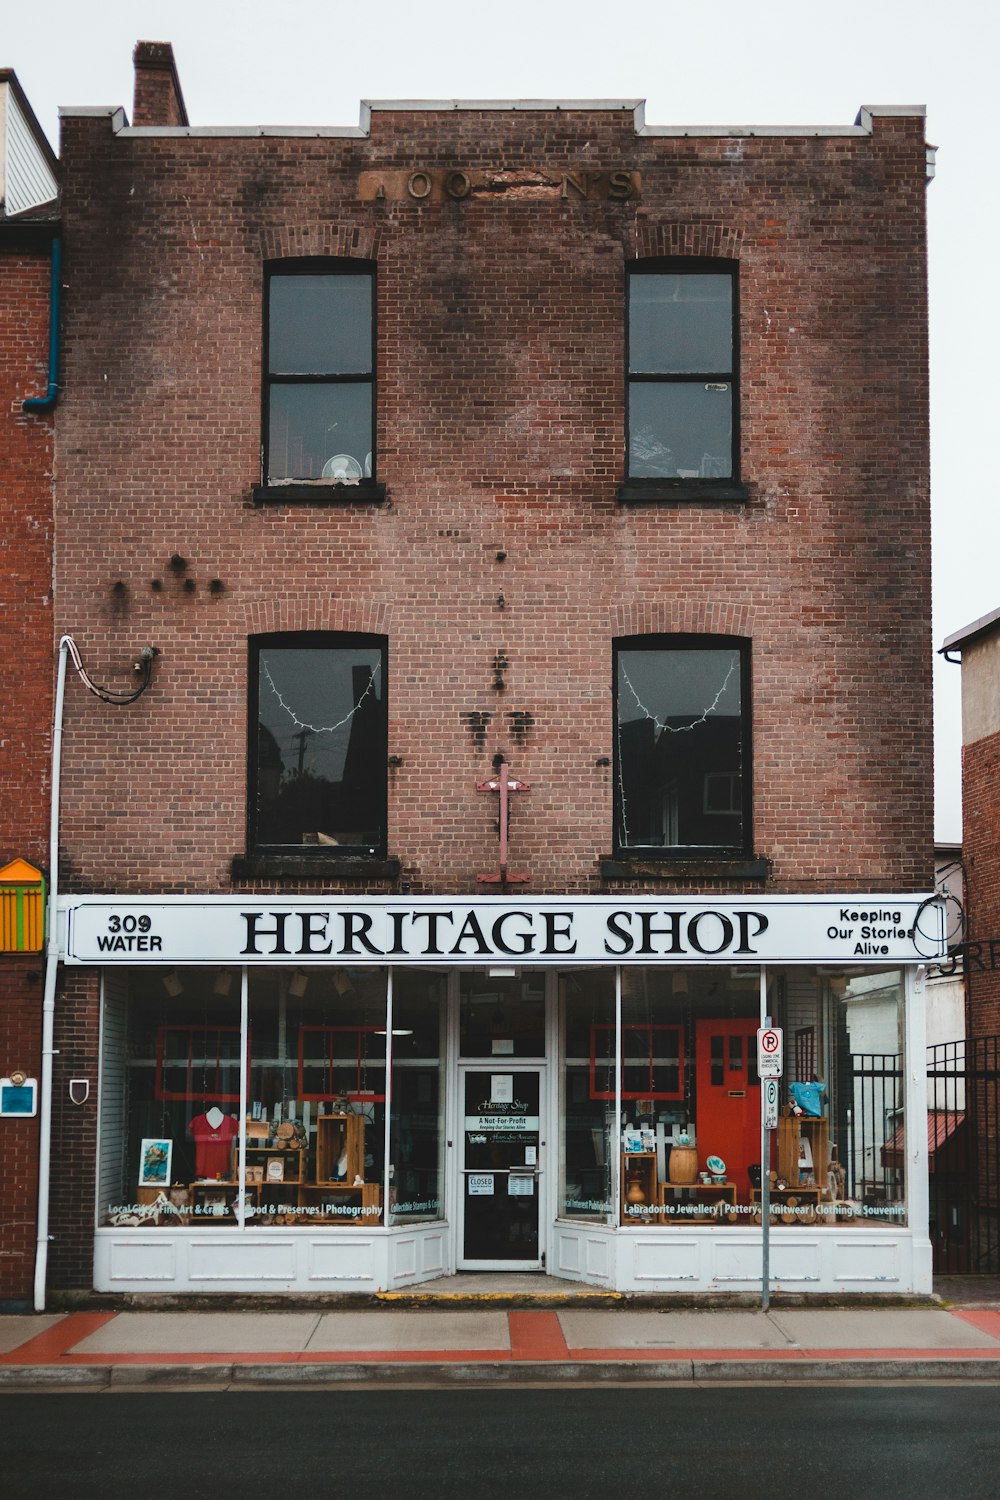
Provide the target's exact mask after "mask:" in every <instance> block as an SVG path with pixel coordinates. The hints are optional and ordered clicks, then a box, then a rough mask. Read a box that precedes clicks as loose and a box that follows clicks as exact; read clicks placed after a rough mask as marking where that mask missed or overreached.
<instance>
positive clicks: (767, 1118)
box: [761, 1078, 778, 1130]
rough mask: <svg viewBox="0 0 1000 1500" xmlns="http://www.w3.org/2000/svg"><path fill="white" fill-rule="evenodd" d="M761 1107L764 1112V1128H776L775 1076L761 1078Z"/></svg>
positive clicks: (776, 1081)
mask: <svg viewBox="0 0 1000 1500" xmlns="http://www.w3.org/2000/svg"><path fill="white" fill-rule="evenodd" d="M761 1107H762V1109H763V1112H764V1117H763V1124H764V1129H765V1130H777V1128H778V1080H777V1079H776V1078H764V1079H762V1080H761Z"/></svg>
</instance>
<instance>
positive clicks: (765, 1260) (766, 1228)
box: [760, 965, 771, 1312]
mask: <svg viewBox="0 0 1000 1500" xmlns="http://www.w3.org/2000/svg"><path fill="white" fill-rule="evenodd" d="M766 1012H767V971H766V970H765V968H764V966H763V965H761V970H760V1024H761V1029H762V1030H764V1031H766V1030H767V1029H768V1027H769V1026H770V1024H771V1017H770V1016H769V1015H767V1013H766ZM765 1093H766V1089H765V1086H764V1080H763V1078H762V1079H761V1081H760V1235H761V1272H760V1310H761V1312H767V1310H768V1308H769V1307H770V1305H771V1132H770V1131H769V1130H768V1128H767V1104H766V1102H765V1098H764V1096H765Z"/></svg>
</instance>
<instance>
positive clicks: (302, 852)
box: [246, 630, 389, 863]
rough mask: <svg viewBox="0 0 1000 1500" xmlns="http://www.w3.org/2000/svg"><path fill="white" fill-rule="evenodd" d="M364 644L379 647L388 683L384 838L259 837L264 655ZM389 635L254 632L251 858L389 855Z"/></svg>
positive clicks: (250, 666)
mask: <svg viewBox="0 0 1000 1500" xmlns="http://www.w3.org/2000/svg"><path fill="white" fill-rule="evenodd" d="M359 646H364V647H367V648H369V649H374V650H378V651H379V653H380V661H381V669H380V670H381V676H382V683H383V698H382V703H383V707H382V721H383V722H382V745H381V750H382V752H383V753H382V754H381V755H380V757H379V763H380V765H381V773H382V774H381V791H380V804H379V822H380V825H381V830H382V836H381V838H380V839H379V840H378V841H377V842H374V843H357V844H337V845H333V846H331V845H329V844H303V843H299V844H271V843H264V842H262V841H261V840H260V839H259V838H258V832H257V787H258V779H259V774H260V766H259V743H260V735H259V722H260V656H261V652H262V651H266V650H303V649H312V650H316V649H328V650H345V649H350V648H351V647H359ZM388 674H389V639H388V636H384V635H377V634H373V633H370V632H366V631H335V630H293V631H270V632H265V633H262V634H260V635H252V636H250V637H249V638H248V641H247V686H248V693H247V806H246V848H247V856H248V858H250V859H263V860H286V861H287V860H288V859H289V858H293V859H295V860H298V859H303V860H307V861H309V862H312V863H315V862H316V861H320V860H323V861H327V862H329V861H331V860H343V859H350V860H357V859H358V858H359V856H360V857H362V858H365V857H367V858H376V859H385V858H386V851H387V847H388V814H389V760H388V749H389V675H388Z"/></svg>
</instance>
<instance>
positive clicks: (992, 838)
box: [962, 666, 1000, 1037]
mask: <svg viewBox="0 0 1000 1500" xmlns="http://www.w3.org/2000/svg"><path fill="white" fill-rule="evenodd" d="M963 671H964V666H963ZM995 712H996V711H995V710H994V715H993V716H994V717H995ZM962 857H963V860H964V863H965V876H966V903H967V905H966V939H967V941H968V943H969V945H970V946H969V950H968V956H967V958H966V960H965V985H966V1006H967V1014H968V1024H969V1035H970V1036H973V1037H986V1036H998V1035H1000V733H997V734H989V735H985V736H984V737H983V738H982V739H977V740H975V741H973V742H972V743H971V744H966V745H964V746H963V747H962ZM991 939H992V940H993V944H994V947H993V949H992V951H991V948H990V941H991ZM977 944H978V948H977V946H976V945H977Z"/></svg>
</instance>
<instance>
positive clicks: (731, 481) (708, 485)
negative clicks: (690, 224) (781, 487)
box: [618, 256, 747, 501]
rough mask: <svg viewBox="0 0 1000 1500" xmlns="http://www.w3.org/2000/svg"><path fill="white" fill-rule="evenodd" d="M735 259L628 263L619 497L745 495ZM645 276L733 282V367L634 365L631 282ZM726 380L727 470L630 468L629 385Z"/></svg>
mask: <svg viewBox="0 0 1000 1500" xmlns="http://www.w3.org/2000/svg"><path fill="white" fill-rule="evenodd" d="M739 270H740V267H739V261H736V260H727V259H723V258H721V257H713V256H709V257H705V256H700V257H694V256H668V257H667V256H665V257H660V256H658V257H649V258H645V259H642V260H636V261H632V262H631V263H630V264H629V265H628V266H627V268H626V281H625V401H624V417H625V479H624V481H623V483H622V484H621V485H620V486H619V489H618V498H619V500H631V501H641V500H661V499H678V500H681V499H703V500H713V499H714V500H745V499H746V498H747V490H746V487H745V485H744V484H743V482H742V480H741V473H740V469H741V435H740V406H741V402H740V296H739V294H740V278H739ZM640 276H642V277H645V276H720V277H723V276H724V277H728V279H729V282H730V285H731V294H732V300H731V317H732V330H731V331H732V361H731V364H732V368H731V369H729V370H707V369H706V370H697V371H684V372H683V373H678V372H673V371H662V372H650V371H633V369H632V357H631V349H630V342H631V340H630V324H631V308H632V286H633V281H634V279H635V278H636V277H640ZM715 381H718V382H722V381H724V382H726V383H727V384H728V385H729V386H730V387H731V390H730V401H731V412H732V435H731V452H730V471H731V472H730V473H729V474H728V475H725V476H718V477H714V478H701V477H700V476H696V477H690V476H688V477H680V476H672V475H662V476H644V475H633V474H632V472H631V471H632V417H631V409H632V399H631V398H632V389H633V386H634V385H637V384H644V385H667V384H669V385H697V384H699V383H702V384H704V383H711V382H715Z"/></svg>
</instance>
